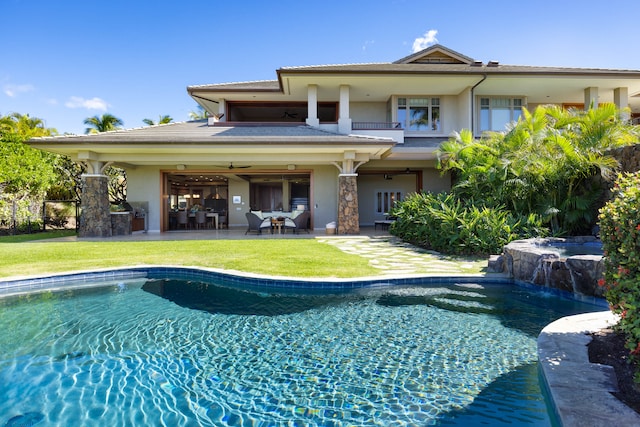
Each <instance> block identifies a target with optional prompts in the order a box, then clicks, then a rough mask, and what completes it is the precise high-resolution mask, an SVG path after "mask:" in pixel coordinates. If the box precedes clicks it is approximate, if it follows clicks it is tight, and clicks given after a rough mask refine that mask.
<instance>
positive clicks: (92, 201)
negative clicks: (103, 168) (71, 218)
mask: <svg viewBox="0 0 640 427" xmlns="http://www.w3.org/2000/svg"><path fill="white" fill-rule="evenodd" d="M108 180H109V178H107V177H106V176H105V175H89V174H86V175H82V197H81V198H80V209H81V214H80V227H79V228H78V236H79V237H111V215H110V211H109V187H108V182H109V181H108Z"/></svg>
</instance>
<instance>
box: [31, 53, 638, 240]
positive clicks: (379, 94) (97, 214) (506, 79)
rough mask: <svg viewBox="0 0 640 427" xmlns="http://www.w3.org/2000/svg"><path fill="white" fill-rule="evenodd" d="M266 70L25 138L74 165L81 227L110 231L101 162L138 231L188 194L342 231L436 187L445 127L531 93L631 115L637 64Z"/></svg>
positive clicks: (512, 112)
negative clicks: (187, 106) (193, 110)
mask: <svg viewBox="0 0 640 427" xmlns="http://www.w3.org/2000/svg"><path fill="white" fill-rule="evenodd" d="M276 74H277V79H276V80H270V81H252V82H241V83H225V84H209V85H195V86H189V87H188V88H187V92H188V93H189V95H190V96H191V97H192V98H193V99H194V100H195V101H196V102H197V103H198V104H200V105H201V106H202V107H203V108H204V109H205V110H206V111H207V112H208V115H209V119H208V120H204V121H190V122H183V123H172V124H168V125H159V126H151V127H145V128H138V129H130V130H124V131H115V132H107V133H102V134H96V135H84V136H62V137H51V138H40V139H34V140H31V141H30V142H29V143H30V144H31V145H32V146H33V147H37V148H40V149H43V150H47V151H52V152H56V153H62V154H66V155H68V156H70V157H71V158H72V159H73V160H74V161H78V162H84V163H86V165H87V174H86V175H85V176H84V180H85V189H84V193H83V200H82V206H83V212H84V215H85V216H86V218H87V219H91V221H90V222H91V223H92V224H94V225H93V227H92V228H91V229H89V230H85V231H84V232H83V231H82V229H81V235H83V234H84V235H102V236H107V235H110V234H109V233H110V231H109V230H107V228H108V225H107V222H108V212H107V213H106V214H105V213H104V210H105V204H104V199H105V197H106V194H105V190H104V187H105V185H106V184H105V183H104V182H105V181H104V177H103V176H102V175H101V172H102V171H103V170H104V168H105V167H106V166H108V165H112V164H113V165H116V166H119V167H122V168H124V169H125V170H126V173H127V194H128V200H129V201H130V202H131V203H132V204H135V203H141V204H143V205H144V206H146V207H147V214H148V216H147V220H148V229H149V231H151V232H154V231H155V232H163V231H168V230H171V229H173V228H175V227H176V223H175V221H174V219H173V216H172V213H173V212H175V211H176V210H180V209H187V210H188V209H190V208H191V207H193V206H195V205H198V207H199V208H201V209H209V210H211V211H215V212H218V213H219V219H221V222H223V223H225V224H227V225H228V226H230V227H234V226H235V227H244V226H246V219H245V212H247V211H249V210H250V209H254V210H262V211H271V212H273V211H280V210H282V211H291V210H296V209H305V210H309V211H310V214H311V226H312V227H313V228H316V229H321V228H324V227H325V224H326V223H329V222H331V221H337V223H338V233H339V234H356V233H358V232H359V227H360V226H369V225H373V224H374V221H376V220H379V219H382V218H384V216H385V214H386V213H387V212H388V211H389V209H390V208H391V207H392V205H393V203H394V202H395V201H396V200H399V199H402V198H403V197H404V196H405V195H406V194H408V193H412V192H416V191H420V190H425V191H435V192H437V191H442V190H447V189H449V188H450V179H449V177H448V176H446V175H445V176H442V175H441V174H440V173H439V171H438V170H437V169H436V168H435V164H436V159H435V150H436V149H437V147H438V146H439V144H440V143H441V142H442V141H444V140H446V139H447V138H448V137H449V136H450V135H451V133H452V132H454V131H459V130H461V129H472V130H473V132H474V133H475V134H476V135H477V136H479V135H481V133H482V132H483V131H491V130H493V131H500V130H503V129H504V128H505V125H507V124H508V123H509V122H512V121H515V120H517V119H518V117H520V115H521V114H522V108H523V107H526V108H528V109H529V110H533V109H534V108H535V107H536V106H538V105H542V104H557V105H562V106H564V107H567V108H569V107H573V108H585V107H586V108H588V107H589V106H590V105H595V106H597V105H598V104H599V103H615V104H616V105H617V106H619V107H630V109H631V115H632V117H636V116H640V98H638V96H639V94H640V71H638V70H610V69H584V68H556V67H537V66H512V65H502V64H500V63H498V62H496V61H489V62H481V61H476V60H474V59H472V58H469V57H467V56H465V55H462V54H460V53H458V52H455V51H453V50H450V49H448V48H446V47H444V46H441V45H435V46H431V47H429V48H427V49H425V50H423V51H421V52H418V53H415V54H413V55H410V56H407V57H404V58H402V59H399V60H397V61H395V62H391V63H374V64H346V65H321V66H301V67H284V68H281V69H278V70H277V71H276ZM632 117H631V118H632ZM106 206H107V208H108V203H107V205H106Z"/></svg>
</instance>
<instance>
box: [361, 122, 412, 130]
mask: <svg viewBox="0 0 640 427" xmlns="http://www.w3.org/2000/svg"><path fill="white" fill-rule="evenodd" d="M401 125H402V124H401V123H400V122H353V123H352V124H351V129H353V130H399V129H402V128H401Z"/></svg>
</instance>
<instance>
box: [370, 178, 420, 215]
mask: <svg viewBox="0 0 640 427" xmlns="http://www.w3.org/2000/svg"><path fill="white" fill-rule="evenodd" d="M378 191H401V192H402V194H403V196H404V195H406V194H409V193H415V191H416V176H415V175H413V174H410V175H395V176H394V177H393V179H392V180H386V179H384V178H383V177H382V175H359V176H358V205H359V209H360V225H361V226H373V223H374V221H376V220H381V219H384V214H382V213H380V214H379V213H377V212H376V210H375V209H376V206H375V197H376V193H377V192H378Z"/></svg>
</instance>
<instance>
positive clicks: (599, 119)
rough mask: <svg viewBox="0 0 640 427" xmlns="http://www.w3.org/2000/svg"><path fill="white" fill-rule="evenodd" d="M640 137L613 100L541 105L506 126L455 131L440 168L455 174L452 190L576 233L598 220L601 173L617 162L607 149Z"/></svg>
mask: <svg viewBox="0 0 640 427" xmlns="http://www.w3.org/2000/svg"><path fill="white" fill-rule="evenodd" d="M637 141H638V127H637V126H632V125H630V124H628V123H627V122H626V120H625V118H624V116H623V115H621V114H620V111H618V110H617V109H616V108H615V106H614V105H612V104H605V105H602V106H600V107H599V108H596V109H590V110H589V111H578V110H568V111H567V110H564V109H562V108H560V107H557V106H539V107H537V108H536V109H535V110H534V111H533V112H529V111H527V110H526V109H523V115H522V118H521V119H520V120H519V121H518V122H517V123H515V124H513V125H512V126H511V127H510V128H509V129H507V131H506V132H492V133H487V134H485V135H483V136H482V138H480V139H475V137H474V135H473V133H472V132H471V131H469V130H463V131H461V132H460V133H457V134H455V135H454V137H452V138H450V139H449V140H448V141H446V142H445V143H443V144H442V145H441V147H440V150H439V159H440V169H441V170H442V171H443V172H450V173H451V174H452V176H453V177H454V185H453V188H452V192H453V193H454V194H456V195H457V196H458V197H460V198H462V199H464V200H478V201H481V203H482V204H483V205H485V206H487V207H493V208H498V207H500V206H501V207H503V208H505V209H508V210H509V211H511V212H512V214H513V215H516V216H526V215H528V214H529V213H536V214H538V215H540V216H541V217H542V218H544V222H545V225H546V226H548V227H549V228H550V229H551V230H552V232H553V234H554V235H566V234H569V235H571V234H574V235H575V234H582V233H585V232H589V231H590V229H591V228H592V226H593V225H595V223H596V221H597V213H598V208H599V207H600V203H601V202H600V200H601V199H602V197H601V196H602V194H603V188H601V186H600V184H599V183H600V181H599V179H597V178H598V176H599V175H600V174H601V175H608V174H611V172H612V171H614V170H615V168H616V167H617V161H616V160H615V159H613V158H612V157H611V156H609V155H607V154H606V151H607V150H608V149H609V148H612V147H619V146H623V145H629V144H631V143H637Z"/></svg>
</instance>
